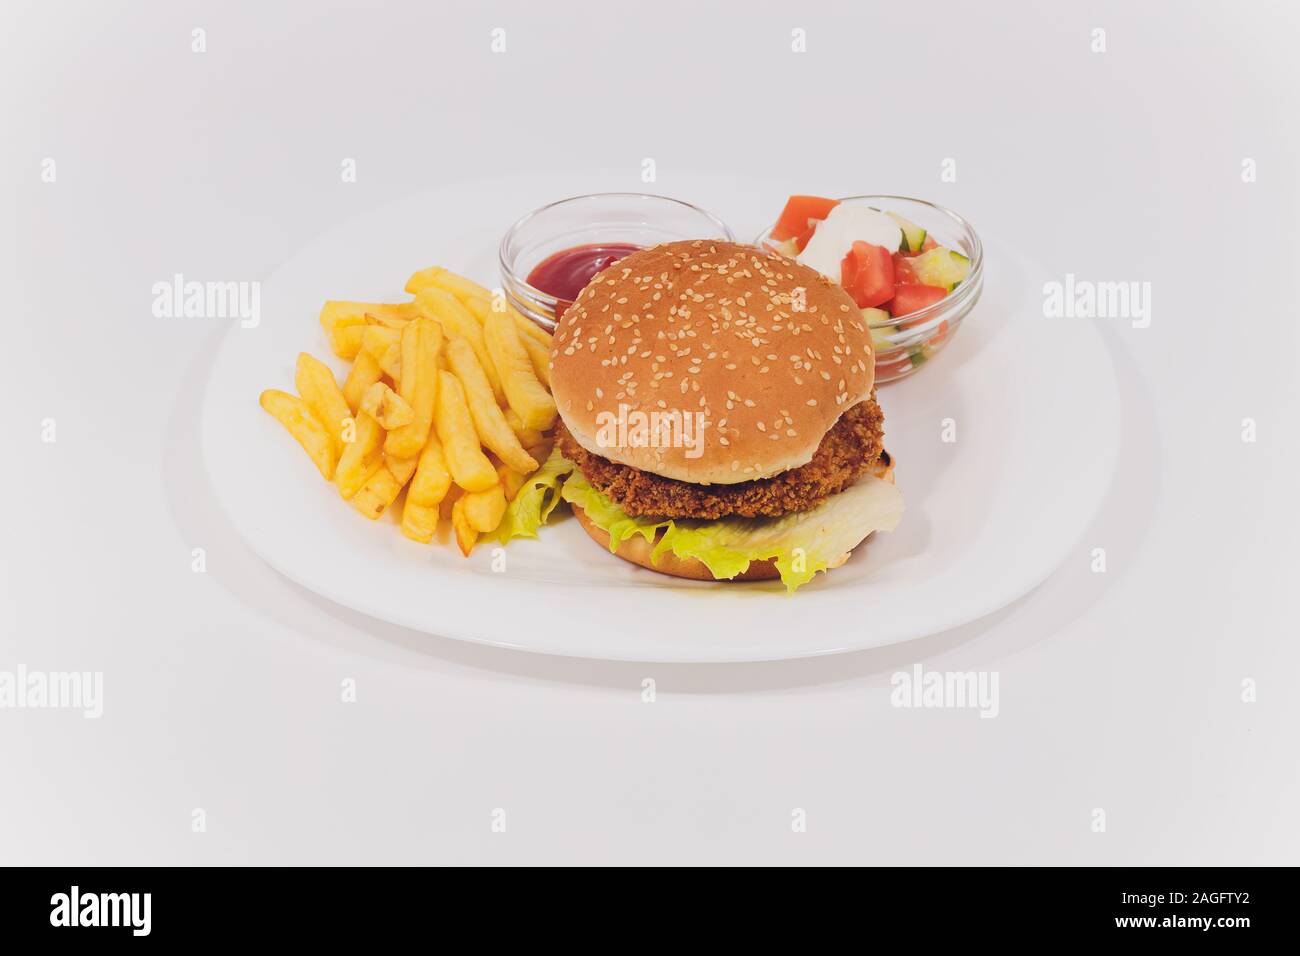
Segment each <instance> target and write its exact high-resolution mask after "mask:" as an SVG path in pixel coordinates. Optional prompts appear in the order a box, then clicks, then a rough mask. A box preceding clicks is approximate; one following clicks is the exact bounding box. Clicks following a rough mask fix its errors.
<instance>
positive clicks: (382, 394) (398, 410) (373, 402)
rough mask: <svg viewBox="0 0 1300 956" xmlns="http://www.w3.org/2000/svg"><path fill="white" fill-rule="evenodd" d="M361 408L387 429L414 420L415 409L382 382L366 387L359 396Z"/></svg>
mask: <svg viewBox="0 0 1300 956" xmlns="http://www.w3.org/2000/svg"><path fill="white" fill-rule="evenodd" d="M361 409H362V411H364V412H365V413H366V414H367V415H369V416H370V417H371V418H373V419H374V420H375V421H377V422H379V424H380V425H382V426H383V427H384V429H385V430H387V431H392V430H393V429H395V428H401V427H402V426H403V425H409V424H411V422H413V421H415V409H413V408H412V407H411V406H410V405H409V404H407V402H406V399H404V398H402V396H400V395H398V394H397V393H396V392H394V391H393V390H392V389H391V388H389V387H388V386H387V385H385V384H384V383H383V382H375V384H374V385H371V386H370V388H368V389H366V394H365V395H363V396H361ZM410 457H411V458H412V459H414V457H415V456H414V455H411V456H410Z"/></svg>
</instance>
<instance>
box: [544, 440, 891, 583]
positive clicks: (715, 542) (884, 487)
mask: <svg viewBox="0 0 1300 956" xmlns="http://www.w3.org/2000/svg"><path fill="white" fill-rule="evenodd" d="M548 464H549V462H548ZM560 497H562V498H564V500H565V501H567V502H569V503H570V504H573V505H577V506H578V507H579V508H581V509H582V510H583V511H585V512H586V513H587V517H589V518H590V519H591V520H592V522H593V523H595V524H596V525H597V526H598V527H600V528H601V529H602V530H604V531H605V532H606V533H607V534H608V535H609V547H610V551H617V550H618V546H619V545H620V544H622V543H623V542H624V541H626V540H628V539H629V538H631V537H632V536H634V535H638V534H639V535H641V537H643V538H645V540H647V541H651V542H654V541H655V540H656V538H658V541H657V543H656V544H655V547H654V550H653V552H652V553H651V559H652V560H653V559H654V558H657V557H659V556H660V555H662V554H664V553H665V552H667V551H671V552H672V553H673V554H675V555H677V556H678V557H679V558H695V559H697V560H699V561H701V562H702V563H703V564H704V565H705V566H706V567H708V569H709V572H710V573H711V574H712V575H713V576H714V577H715V578H719V579H725V578H734V577H735V576H736V575H738V574H741V573H743V572H744V571H745V570H746V569H747V568H748V567H749V565H750V562H752V561H766V560H774V561H775V563H776V568H777V571H778V572H779V573H780V575H781V581H782V583H784V584H785V586H786V590H787V591H790V592H793V591H795V590H796V589H797V588H799V587H801V586H802V585H804V584H807V583H808V582H809V581H811V580H812V579H813V576H814V575H816V574H817V572H818V571H825V570H827V569H828V568H832V567H836V566H838V565H839V564H840V563H841V562H842V560H843V559H844V558H845V557H846V556H847V555H848V552H850V551H852V550H853V549H854V548H855V547H857V545H858V544H859V543H860V542H861V541H862V539H863V538H865V537H866V536H867V535H868V534H870V533H871V532H872V531H893V530H894V528H896V527H897V526H898V522H899V521H900V520H901V519H902V516H903V496H902V495H901V494H900V493H899V491H898V489H897V488H895V487H894V485H893V484H892V483H891V482H888V481H884V480H883V479H880V478H876V477H874V476H871V475H868V476H865V477H863V478H860V479H858V481H856V482H855V483H854V484H853V485H851V486H850V487H849V488H847V489H846V490H844V491H842V492H841V493H840V494H837V495H832V496H831V497H830V498H829V499H827V500H826V501H825V502H824V503H822V504H821V505H819V506H818V507H816V508H813V509H812V510H810V511H803V512H799V513H797V514H790V515H786V516H785V517H782V518H723V519H720V520H718V521H703V520H700V521H696V520H689V519H682V518H676V519H674V518H660V519H655V518H644V517H634V516H632V515H629V514H627V513H626V512H624V511H623V509H622V508H620V507H619V506H618V505H617V504H615V503H614V502H613V501H611V500H610V499H609V498H607V497H605V496H604V495H603V494H601V493H600V492H599V491H597V490H596V489H595V488H593V487H592V486H591V485H590V484H589V483H588V482H587V480H586V478H584V477H583V475H582V473H581V472H573V473H571V474H570V475H569V476H568V478H567V479H566V480H565V481H564V484H563V486H562V487H561V488H560Z"/></svg>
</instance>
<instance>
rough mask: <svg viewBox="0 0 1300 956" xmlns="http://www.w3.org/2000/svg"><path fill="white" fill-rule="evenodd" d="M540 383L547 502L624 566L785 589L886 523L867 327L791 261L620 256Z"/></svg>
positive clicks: (767, 256)
mask: <svg viewBox="0 0 1300 956" xmlns="http://www.w3.org/2000/svg"><path fill="white" fill-rule="evenodd" d="M550 371H551V388H552V393H553V395H554V398H555V402H556V405H557V408H558V411H559V417H560V423H559V424H558V425H557V429H556V455H554V456H553V461H557V462H559V465H558V470H561V471H564V472H566V473H567V474H566V477H565V478H564V480H563V484H562V486H561V487H560V496H561V497H562V498H563V499H564V500H566V501H568V502H569V504H570V505H572V507H573V511H574V514H575V515H576V516H577V519H578V521H579V522H580V523H581V524H582V527H583V528H584V529H585V530H586V532H587V533H588V534H589V535H590V536H591V537H592V538H593V539H594V540H595V541H597V542H598V543H599V544H601V545H602V546H604V547H605V548H607V549H608V550H609V551H611V552H612V553H613V554H615V555H617V556H618V557H620V558H623V559H624V560H627V561H630V562H632V563H634V564H638V565H641V566H642V567H645V568H649V569H651V570H653V571H657V572H660V573H663V574H670V575H675V576H677V577H682V578H693V579H697V580H705V581H752V580H763V579H768V578H778V577H779V578H781V579H782V581H783V582H784V583H785V584H786V586H787V588H790V589H792V590H793V589H794V588H796V587H798V586H800V585H801V584H804V583H806V582H807V581H809V580H811V579H812V577H813V576H814V575H815V574H817V573H818V572H819V571H825V570H827V569H829V568H834V567H838V566H839V565H841V564H843V563H844V561H845V560H846V559H847V558H848V556H849V553H850V552H851V551H852V550H853V549H854V548H855V547H857V546H858V544H860V543H861V542H862V541H863V540H864V539H865V538H866V537H867V536H868V535H870V534H871V533H872V532H873V531H891V530H893V529H894V527H896V526H897V524H898V522H899V520H900V518H901V517H902V511H903V505H902V496H901V495H900V494H899V492H898V490H897V489H896V488H895V486H894V484H893V462H892V460H891V459H890V457H889V454H888V453H887V452H886V451H885V448H884V444H883V440H884V416H883V414H882V413H881V410H880V406H879V405H878V404H877V403H876V395H875V390H874V387H873V385H874V381H875V365H874V354H873V351H872V346H871V334H870V331H869V329H868V326H867V322H866V321H865V320H864V319H863V317H862V315H861V313H860V311H859V310H858V307H857V306H856V305H855V303H854V302H853V300H852V299H851V298H850V297H849V296H848V295H847V294H846V293H845V292H844V291H843V290H842V289H841V288H840V287H839V286H837V285H835V284H834V283H832V282H830V281H829V280H828V279H826V278H825V277H824V276H823V275H821V274H820V273H818V272H817V271H815V270H814V269H811V268H809V267H807V266H805V265H802V264H800V263H798V262H795V261H794V260H792V259H788V258H785V257H784V256H780V255H777V254H775V253H773V252H769V251H767V250H764V249H760V248H757V247H754V246H747V245H740V244H736V243H730V242H715V241H710V240H699V241H686V242H672V243H667V244H665V245H660V246H655V247H652V248H648V249H643V250H640V251H638V252H635V253H633V254H631V255H629V256H627V257H626V258H623V259H620V260H618V261H617V262H616V263H614V264H613V265H611V266H609V267H608V268H606V269H605V270H604V271H602V272H600V273H598V274H597V275H595V276H594V277H593V278H592V280H591V282H590V283H589V284H588V285H587V286H586V288H584V289H583V291H582V292H581V293H580V294H579V295H578V296H577V298H576V299H575V300H574V302H573V305H571V306H570V307H569V308H568V310H567V311H566V312H565V313H564V314H563V316H562V317H561V319H560V321H559V323H558V325H557V328H556V330H555V336H554V342H553V347H552V352H551V364H550Z"/></svg>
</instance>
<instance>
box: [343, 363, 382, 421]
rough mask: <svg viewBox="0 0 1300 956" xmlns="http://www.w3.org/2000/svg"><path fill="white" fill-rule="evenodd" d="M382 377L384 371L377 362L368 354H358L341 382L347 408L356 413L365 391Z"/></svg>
mask: <svg viewBox="0 0 1300 956" xmlns="http://www.w3.org/2000/svg"><path fill="white" fill-rule="evenodd" d="M383 375H384V370H383V369H382V368H380V367H379V362H378V361H377V360H376V359H375V357H374V356H373V355H371V354H370V353H369V352H361V353H359V354H358V355H357V360H356V361H355V362H353V363H352V370H351V371H350V372H348V377H347V379H346V380H345V381H344V382H343V397H344V398H345V399H347V403H348V408H350V409H352V411H353V412H356V411H357V409H359V408H360V407H361V399H362V398H364V397H365V394H366V391H367V390H368V389H369V388H370V386H371V385H374V384H375V383H376V382H378V381H379V380H380V379H381V378H383Z"/></svg>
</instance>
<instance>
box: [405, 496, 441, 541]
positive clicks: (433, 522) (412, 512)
mask: <svg viewBox="0 0 1300 956" xmlns="http://www.w3.org/2000/svg"><path fill="white" fill-rule="evenodd" d="M437 530H438V506H437V505H433V506H432V507H430V506H428V505H417V504H416V503H415V502H414V501H412V500H411V493H410V492H409V491H408V492H407V493H406V503H405V504H404V505H402V534H404V535H406V536H407V537H408V538H410V539H411V540H412V541H418V542H420V544H428V543H429V542H431V541H432V540H433V536H434V533H435V532H437Z"/></svg>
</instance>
